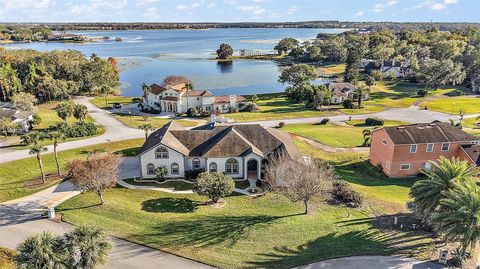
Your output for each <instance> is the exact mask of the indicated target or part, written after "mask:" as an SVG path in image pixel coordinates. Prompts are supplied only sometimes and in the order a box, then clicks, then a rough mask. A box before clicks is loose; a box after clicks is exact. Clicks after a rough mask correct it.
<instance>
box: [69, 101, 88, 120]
mask: <svg viewBox="0 0 480 269" xmlns="http://www.w3.org/2000/svg"><path fill="white" fill-rule="evenodd" d="M87 113H88V109H87V106H86V105H82V104H75V105H74V106H73V113H72V114H73V117H75V119H77V120H79V121H84V120H85V118H86V117H87Z"/></svg>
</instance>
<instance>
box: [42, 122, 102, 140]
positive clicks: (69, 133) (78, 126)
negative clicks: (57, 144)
mask: <svg viewBox="0 0 480 269" xmlns="http://www.w3.org/2000/svg"><path fill="white" fill-rule="evenodd" d="M48 130H49V131H60V132H64V133H65V136H66V137H69V138H71V137H84V136H92V135H96V134H97V132H98V128H97V125H95V124H94V123H91V122H75V123H74V124H72V125H67V124H65V123H60V124H57V125H54V126H51V127H49V128H48Z"/></svg>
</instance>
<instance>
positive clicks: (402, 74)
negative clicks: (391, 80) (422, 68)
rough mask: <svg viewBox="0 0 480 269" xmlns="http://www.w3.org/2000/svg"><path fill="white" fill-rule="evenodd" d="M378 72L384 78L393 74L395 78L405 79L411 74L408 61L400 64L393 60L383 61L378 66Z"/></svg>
mask: <svg viewBox="0 0 480 269" xmlns="http://www.w3.org/2000/svg"><path fill="white" fill-rule="evenodd" d="M380 71H381V72H382V73H383V74H384V75H385V76H388V75H389V74H390V73H393V74H395V76H396V77H397V78H406V77H408V76H410V75H411V74H412V72H413V71H412V69H411V68H410V63H409V62H408V61H404V62H400V61H397V60H395V59H393V60H387V61H383V63H382V65H381V66H380Z"/></svg>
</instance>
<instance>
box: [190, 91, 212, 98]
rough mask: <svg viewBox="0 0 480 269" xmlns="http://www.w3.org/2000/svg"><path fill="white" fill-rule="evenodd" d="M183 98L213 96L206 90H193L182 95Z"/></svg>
mask: <svg viewBox="0 0 480 269" xmlns="http://www.w3.org/2000/svg"><path fill="white" fill-rule="evenodd" d="M183 96H189V97H192V96H213V94H212V93H211V92H209V91H207V90H193V91H188V92H185V94H183Z"/></svg>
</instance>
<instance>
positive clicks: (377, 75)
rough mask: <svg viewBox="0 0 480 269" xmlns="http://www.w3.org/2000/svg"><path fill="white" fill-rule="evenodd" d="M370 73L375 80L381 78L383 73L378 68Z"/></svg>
mask: <svg viewBox="0 0 480 269" xmlns="http://www.w3.org/2000/svg"><path fill="white" fill-rule="evenodd" d="M370 75H371V76H372V77H373V78H374V79H375V80H376V81H380V80H383V78H384V75H383V73H382V72H381V71H380V70H373V71H372V73H370Z"/></svg>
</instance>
